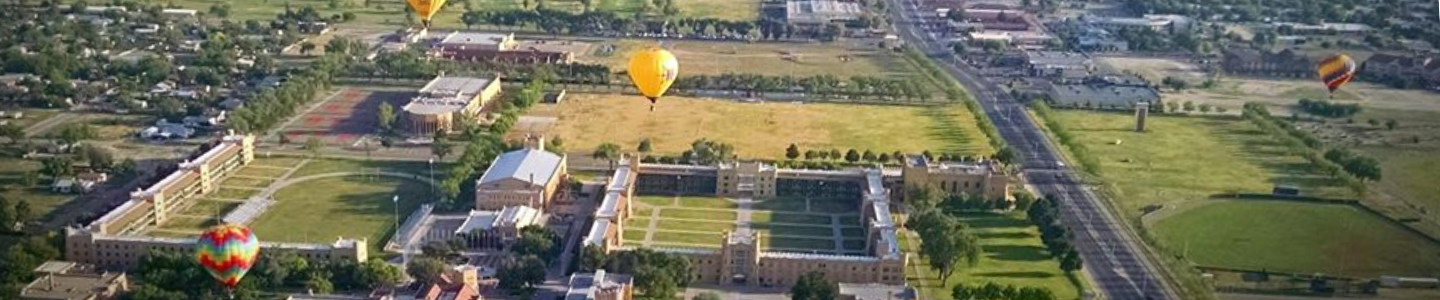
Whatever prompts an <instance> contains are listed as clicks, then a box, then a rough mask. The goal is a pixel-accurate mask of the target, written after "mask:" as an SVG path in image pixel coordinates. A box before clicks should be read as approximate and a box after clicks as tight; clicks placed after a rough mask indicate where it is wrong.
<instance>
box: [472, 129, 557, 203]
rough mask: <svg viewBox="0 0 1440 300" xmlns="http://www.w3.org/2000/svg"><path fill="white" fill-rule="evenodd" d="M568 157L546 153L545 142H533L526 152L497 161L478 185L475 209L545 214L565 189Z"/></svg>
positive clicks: (486, 170) (532, 140) (498, 158)
mask: <svg viewBox="0 0 1440 300" xmlns="http://www.w3.org/2000/svg"><path fill="white" fill-rule="evenodd" d="M565 179H566V168H565V156H564V155H559V154H555V153H550V152H547V151H545V140H544V139H543V138H534V139H531V140H530V141H529V142H528V145H527V146H526V147H525V148H524V149H520V150H516V151H511V152H506V153H505V154H501V155H500V156H499V157H496V158H495V161H494V162H492V163H490V167H489V168H488V169H485V174H484V175H481V176H480V179H479V180H478V181H476V182H475V209H477V210H501V209H504V208H505V207H506V206H529V207H532V208H535V209H539V210H541V211H545V210H546V208H547V207H548V204H549V203H550V201H552V200H553V199H554V198H555V197H556V196H557V195H560V194H561V193H562V192H563V190H564V188H565Z"/></svg>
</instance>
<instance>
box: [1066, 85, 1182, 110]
mask: <svg viewBox="0 0 1440 300" xmlns="http://www.w3.org/2000/svg"><path fill="white" fill-rule="evenodd" d="M1045 97H1046V98H1047V101H1048V102H1049V103H1050V105H1052V106H1055V107H1066V108H1085V109H1102V110H1125V111H1129V110H1134V109H1135V106H1136V105H1137V104H1139V103H1147V104H1148V105H1149V107H1150V108H1151V109H1159V108H1161V105H1160V104H1161V103H1160V101H1161V98H1160V92H1159V91H1156V90H1155V88H1153V87H1150V85H1148V84H1145V83H1143V81H1141V82H1135V81H1134V80H1115V79H1113V77H1101V78H1094V77H1092V78H1090V79H1088V80H1087V81H1085V82H1082V83H1073V84H1055V85H1051V86H1049V88H1048V89H1046V92H1045Z"/></svg>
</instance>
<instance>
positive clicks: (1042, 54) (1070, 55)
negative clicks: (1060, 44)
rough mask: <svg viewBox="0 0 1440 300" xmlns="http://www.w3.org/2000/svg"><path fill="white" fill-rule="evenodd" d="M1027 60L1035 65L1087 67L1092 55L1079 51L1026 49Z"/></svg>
mask: <svg viewBox="0 0 1440 300" xmlns="http://www.w3.org/2000/svg"><path fill="white" fill-rule="evenodd" d="M1025 60H1026V61H1027V62H1029V63H1030V65H1034V66H1045V67H1072V66H1073V67H1086V66H1089V65H1090V57H1087V56H1085V54H1081V53H1078V52H1060V51H1026V52H1025Z"/></svg>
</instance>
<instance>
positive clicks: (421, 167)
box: [290, 159, 450, 180]
mask: <svg viewBox="0 0 1440 300" xmlns="http://www.w3.org/2000/svg"><path fill="white" fill-rule="evenodd" d="M449 166H450V165H449V164H447V163H438V162H437V163H436V164H435V166H434V170H435V180H441V179H443V178H442V175H443V174H446V172H444V171H445V170H448V169H449ZM375 171H381V172H397V173H407V174H415V175H426V174H429V172H430V166H428V165H427V163H426V162H423V161H419V162H412V161H361V160H348V159H312V160H310V162H309V163H306V164H305V166H304V167H301V168H300V170H298V171H295V174H291V175H290V178H300V177H305V176H309V175H317V174H330V173H341V172H361V173H364V172H375Z"/></svg>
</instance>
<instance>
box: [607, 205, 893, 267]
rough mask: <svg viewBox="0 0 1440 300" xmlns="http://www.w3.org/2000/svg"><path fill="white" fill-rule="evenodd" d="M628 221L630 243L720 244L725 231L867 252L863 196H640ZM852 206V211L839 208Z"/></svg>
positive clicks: (795, 247) (769, 242)
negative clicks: (860, 208)
mask: <svg viewBox="0 0 1440 300" xmlns="http://www.w3.org/2000/svg"><path fill="white" fill-rule="evenodd" d="M635 200H636V201H635V202H634V205H635V207H634V215H633V216H632V217H631V218H630V219H629V220H628V221H626V223H625V226H626V227H625V232H624V240H625V244H626V245H631V246H643V247H677V248H719V247H720V245H721V243H723V242H724V235H723V233H724V232H725V231H731V230H735V229H736V228H740V227H748V228H750V229H752V230H757V231H760V232H761V233H762V235H761V241H760V247H761V249H766V250H770V251H786V252H800V253H820V254H843V255H865V254H866V253H865V231H864V227H863V225H862V224H861V222H860V215H859V214H858V213H856V212H855V211H857V210H858V206H859V205H860V204H859V203H858V200H855V199H811V198H779V199H772V200H763V201H758V200H757V201H750V200H746V199H729V198H719V197H697V196H636V199H635ZM845 205H849V206H851V208H850V209H849V210H842V209H837V207H839V206H845Z"/></svg>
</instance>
